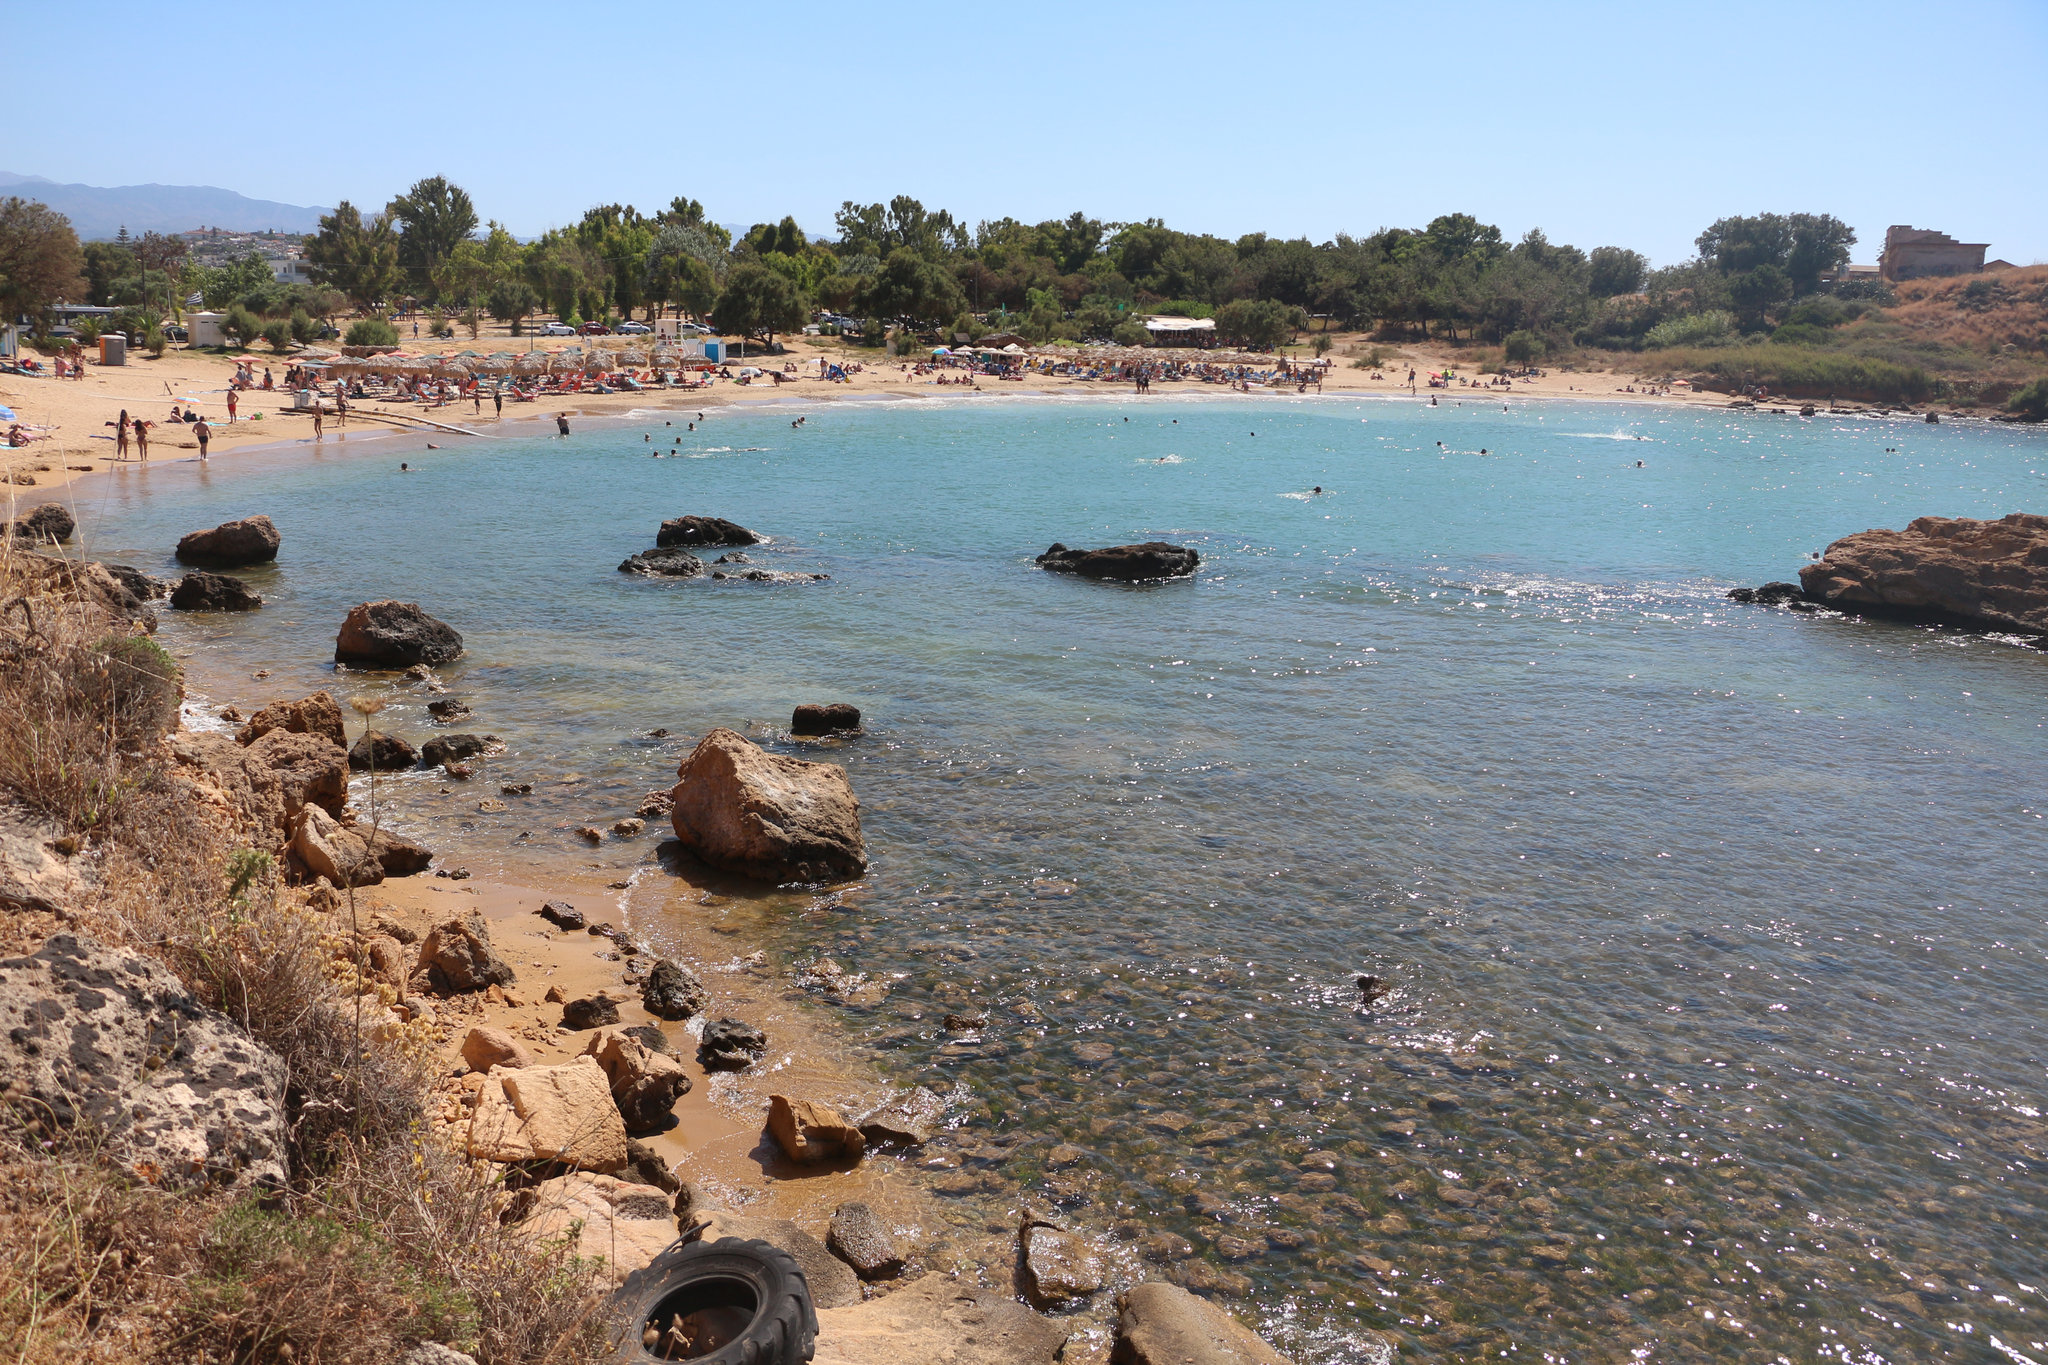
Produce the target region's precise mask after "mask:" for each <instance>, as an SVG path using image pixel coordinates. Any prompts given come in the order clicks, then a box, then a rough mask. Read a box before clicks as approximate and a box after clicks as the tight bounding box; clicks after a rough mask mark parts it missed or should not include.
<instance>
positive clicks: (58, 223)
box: [0, 196, 89, 322]
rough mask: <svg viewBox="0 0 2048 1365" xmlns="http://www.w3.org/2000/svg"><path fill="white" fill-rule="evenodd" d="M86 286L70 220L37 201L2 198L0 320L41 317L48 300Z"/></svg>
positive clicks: (73, 293)
mask: <svg viewBox="0 0 2048 1365" xmlns="http://www.w3.org/2000/svg"><path fill="white" fill-rule="evenodd" d="M88 287H89V286H88V284H87V282H86V278H85V253H84V252H83V251H81V250H80V249H79V246H78V234H77V233H76V232H73V231H72V230H71V220H70V219H69V218H66V217H65V216H64V215H63V214H61V213H58V212H56V211H55V210H54V209H52V208H51V207H50V206H49V205H47V204H43V203H39V202H37V201H35V200H31V199H21V198H16V197H13V196H9V197H8V198H6V199H0V320H4V321H6V322H12V321H14V319H15V318H17V317H23V316H26V317H29V318H34V319H36V320H37V321H41V319H42V318H43V317H44V316H45V314H46V313H47V311H48V309H49V307H50V305H51V304H53V303H56V302H57V301H58V300H59V299H68V298H79V297H83V296H84V294H85V291H86V289H87V288H88Z"/></svg>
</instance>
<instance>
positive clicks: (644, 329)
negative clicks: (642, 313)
mask: <svg viewBox="0 0 2048 1365" xmlns="http://www.w3.org/2000/svg"><path fill="white" fill-rule="evenodd" d="M612 330H613V331H615V332H617V333H618V334H619V335H620V336H627V337H640V336H646V335H647V334H648V333H649V332H651V331H653V330H654V329H653V328H652V327H649V326H648V325H647V324H646V323H644V322H622V323H620V324H619V325H618V326H617V327H614V328H613V329H612Z"/></svg>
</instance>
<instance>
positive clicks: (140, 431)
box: [135, 417, 149, 464]
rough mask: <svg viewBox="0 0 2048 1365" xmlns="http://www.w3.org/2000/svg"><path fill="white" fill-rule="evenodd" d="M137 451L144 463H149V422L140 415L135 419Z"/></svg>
mask: <svg viewBox="0 0 2048 1365" xmlns="http://www.w3.org/2000/svg"><path fill="white" fill-rule="evenodd" d="M135 453H136V455H137V456H139V457H140V458H141V460H142V462H143V463H144V464H148V463H149V423H147V422H145V421H143V420H142V419H141V418H140V417H138V418H136V419H135Z"/></svg>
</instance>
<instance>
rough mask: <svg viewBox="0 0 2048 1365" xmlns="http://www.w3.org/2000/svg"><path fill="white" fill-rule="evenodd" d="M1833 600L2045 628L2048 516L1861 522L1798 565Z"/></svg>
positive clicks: (1927, 616)
mask: <svg viewBox="0 0 2048 1365" xmlns="http://www.w3.org/2000/svg"><path fill="white" fill-rule="evenodd" d="M1799 583H1800V586H1801V587H1803V588H1804V589H1805V590H1806V595H1807V597H1808V598H1809V599H1811V600H1813V601H1816V602H1824V603H1826V604H1827V605H1828V606H1831V607H1840V608H1845V609H1848V610H1852V611H1866V612H1871V613H1874V614H1880V615H1894V616H1904V617H1908V618H1911V619H1915V620H1926V621H1945V622H1948V623H1950V624H1953V625H1960V626H1969V627H1973V628H1977V629H1991V630H2017V631H2025V632H2028V633H2030V634H2039V633H2043V632H2048V516H2037V515H2033V514H2030V513H2026V512H2015V513H2013V514H2012V515H2011V516H2007V517H2001V518H1999V519H1998V520H1997V521H1976V520H1973V519H1971V518H1969V517H1921V518H1919V519H1918V520H1916V521H1914V522H1912V523H1911V524H1909V525H1908V526H1907V527H1906V529H1905V530H1903V531H1859V532H1858V533H1857V534H1855V535H1853V536H1844V537H1842V538H1841V539H1840V540H1838V541H1836V542H1835V543H1834V544H1832V545H1830V546H1828V548H1827V552H1826V553H1825V554H1823V555H1822V556H1821V558H1820V561H1819V562H1818V563H1814V564H1809V565H1807V566H1806V567H1805V568H1803V569H1801V570H1800V571H1799Z"/></svg>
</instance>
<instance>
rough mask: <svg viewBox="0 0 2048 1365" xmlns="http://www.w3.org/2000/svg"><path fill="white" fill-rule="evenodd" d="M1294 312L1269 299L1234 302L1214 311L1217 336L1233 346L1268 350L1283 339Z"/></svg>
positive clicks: (1289, 327)
mask: <svg viewBox="0 0 2048 1365" xmlns="http://www.w3.org/2000/svg"><path fill="white" fill-rule="evenodd" d="M1293 311H1294V310H1292V309H1290V308H1288V307H1287V306H1286V305H1285V304H1282V303H1276V302H1275V301H1273V300H1272V299H1237V300H1235V301H1233V302H1230V303H1226V304H1224V305H1223V306H1222V307H1221V308H1218V309H1217V310H1216V335H1217V336H1218V337H1219V338H1221V339H1222V340H1223V341H1225V342H1227V343H1229V344H1231V345H1233V346H1248V347H1250V348H1252V349H1253V350H1260V351H1265V350H1271V349H1272V348H1273V347H1275V346H1278V345H1279V344H1280V343H1281V342H1282V341H1283V340H1285V339H1286V337H1287V334H1288V332H1289V331H1290V330H1291V324H1292V317H1291V315H1292V313H1293Z"/></svg>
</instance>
